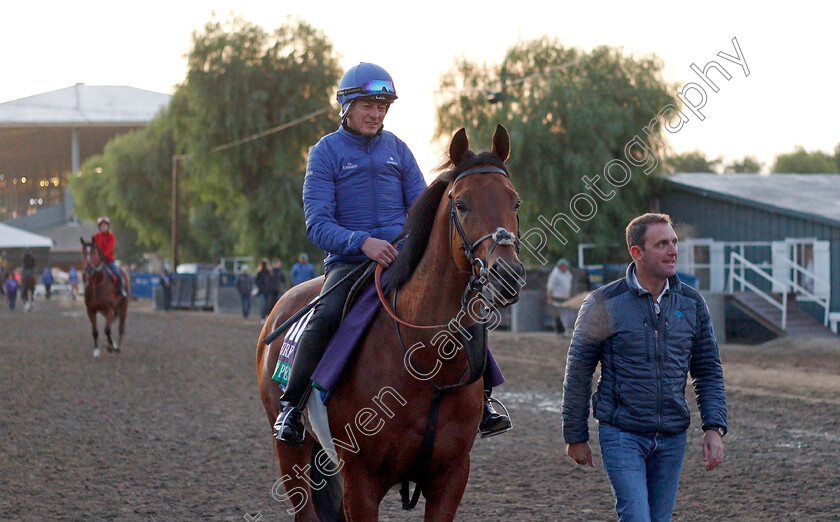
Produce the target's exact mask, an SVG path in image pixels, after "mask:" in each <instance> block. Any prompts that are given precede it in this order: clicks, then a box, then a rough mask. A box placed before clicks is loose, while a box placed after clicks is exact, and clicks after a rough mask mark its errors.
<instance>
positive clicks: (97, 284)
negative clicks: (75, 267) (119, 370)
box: [79, 238, 131, 358]
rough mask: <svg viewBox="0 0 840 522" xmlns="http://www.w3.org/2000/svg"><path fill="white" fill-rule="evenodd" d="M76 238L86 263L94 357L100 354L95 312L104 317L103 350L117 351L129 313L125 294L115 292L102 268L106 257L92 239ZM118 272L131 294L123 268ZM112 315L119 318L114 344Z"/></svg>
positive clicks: (108, 276)
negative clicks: (106, 341) (104, 343)
mask: <svg viewBox="0 0 840 522" xmlns="http://www.w3.org/2000/svg"><path fill="white" fill-rule="evenodd" d="M79 240H80V241H81V242H82V258H83V259H84V263H85V270H84V280H85V307H86V308H87V315H88V319H89V320H90V326H91V329H92V333H93V356H94V358H96V357H99V354H100V351H99V344H98V340H99V329H98V327H97V325H96V314H97V313H101V314H102V315H103V316H104V317H105V337H107V339H108V345H107V346H106V349H107V350H108V351H109V352H119V351H120V343H122V338H123V333H124V332H125V319H126V315H127V314H128V297H122V296H121V295H119V294H118V293H117V284H116V283H115V282H114V280H113V278H112V277H111V275H110V274H109V273H108V270H107V269H106V268H105V258H104V256H103V255H102V251H101V250H99V247H98V246H97V245H96V243H94V242H93V240H91V241H90V242H87V241H85V240H84V238H79ZM120 273H121V274H122V278H123V284H124V285H125V293H126V295H131V280H130V279H129V278H128V276H127V274H126V272H125V270H123V269H120ZM115 315H116V317H117V318H118V319H119V337H118V338H117V342H116V343H114V341H113V339H112V338H111V323H112V322H113V321H114V316H115Z"/></svg>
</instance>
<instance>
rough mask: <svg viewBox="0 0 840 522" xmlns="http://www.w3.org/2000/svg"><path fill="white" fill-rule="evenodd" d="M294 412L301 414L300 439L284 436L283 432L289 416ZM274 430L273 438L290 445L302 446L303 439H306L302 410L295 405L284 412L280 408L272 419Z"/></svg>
mask: <svg viewBox="0 0 840 522" xmlns="http://www.w3.org/2000/svg"><path fill="white" fill-rule="evenodd" d="M284 409H285V408H284ZM295 412H297V414H299V415H300V416H301V425H300V432H301V434H300V439H288V438H285V437H284V435H283V432H284V431H285V430H286V427H287V426H288V425H289V417H291V416H292V415H294V414H295ZM274 432H275V434H274V438H275V439H277V440H279V441H280V442H285V443H286V444H289V445H291V446H298V447H300V446H303V441H304V440H306V420H305V419H304V418H303V410H301V409H300V408H298V407H297V406H292V407H291V408H289V409H288V410H287V411H286V412H285V413H284V412H283V410H281V411H280V414H279V415H278V416H277V420H276V421H274Z"/></svg>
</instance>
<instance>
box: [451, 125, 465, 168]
mask: <svg viewBox="0 0 840 522" xmlns="http://www.w3.org/2000/svg"><path fill="white" fill-rule="evenodd" d="M469 150H470V140H468V139H467V131H466V129H464V128H463V127H461V128H460V130H458V132H456V133H455V135H454V136H452V143H450V144H449V161H451V162H452V164H453V165H458V164H459V163H461V160H463V159H464V158H465V157H466V156H467V152H469Z"/></svg>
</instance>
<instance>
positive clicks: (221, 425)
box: [0, 300, 840, 521]
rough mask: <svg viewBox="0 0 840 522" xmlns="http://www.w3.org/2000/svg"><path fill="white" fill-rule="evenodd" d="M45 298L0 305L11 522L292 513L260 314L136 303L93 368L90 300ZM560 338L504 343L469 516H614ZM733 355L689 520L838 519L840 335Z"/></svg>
mask: <svg viewBox="0 0 840 522" xmlns="http://www.w3.org/2000/svg"><path fill="white" fill-rule="evenodd" d="M38 305H39V306H38V309H37V310H36V311H35V312H34V313H30V314H24V313H23V312H22V311H20V310H17V311H15V312H14V313H12V312H10V311H9V310H8V308H7V307H6V306H5V303H3V308H2V309H0V325H2V326H0V369H2V372H3V376H2V378H0V520H38V521H41V520H197V519H211V520H246V519H250V520H289V519H290V518H291V517H290V516H289V515H287V514H286V512H285V510H286V509H287V508H288V506H287V505H284V504H281V503H280V502H278V501H276V500H274V499H273V498H272V496H271V490H272V487H273V485H274V482H275V481H276V480H277V479H278V478H279V468H278V466H277V463H276V461H275V457H274V450H273V447H272V443H271V433H270V430H269V426H268V423H267V421H266V418H265V414H264V412H263V409H262V406H261V404H260V401H259V397H258V394H257V386H256V377H255V373H256V372H255V368H254V347H255V343H256V338H257V335H258V333H259V323H258V321H257V319H255V318H253V317H252V319H250V320H247V321H246V320H243V319H242V318H241V317H233V316H216V315H213V314H212V313H207V312H204V313H199V312H186V311H177V312H171V313H169V314H164V313H159V312H152V311H151V310H150V309H149V305H148V303H143V302H133V303H132V306H131V307H130V310H129V319H128V326H127V331H126V339H125V341H124V343H123V349H124V351H123V353H121V354H119V355H112V354H103V357H102V358H101V359H100V360H98V361H94V360H93V358H92V357H91V351H92V342H91V338H90V332H89V326H88V322H87V319H86V318H85V317H84V314H83V309H82V307H81V305H80V304H75V305H74V304H70V303H67V302H65V301H63V300H54V301H51V302H49V303H45V302H44V301H39V302H38ZM100 339H102V336H100ZM562 342H563V343H565V344H563V345H561V341H560V340H558V338H557V337H556V336H554V335H552V334H548V333H540V334H521V335H516V334H510V333H505V332H499V333H495V334H494V336H493V338H492V346H493V349H494V354H495V355H496V358H497V359H498V360H499V363H500V364H501V366H502V369H503V370H504V372H505V374H506V377H507V379H508V383H507V384H506V385H505V386H503V387H501V388H500V389H499V390H498V392H497V395H498V397H499V398H501V399H502V400H503V401H504V402H505V403H506V404H507V405H508V407H509V409H510V410H511V413H512V417H513V421H514V423H515V429H514V431H512V432H510V433H508V434H505V435H503V436H501V437H496V438H494V439H488V440H479V441H477V442H476V444H475V447H474V449H473V452H472V456H473V461H472V474H471V478H470V483H469V485H468V488H467V492H466V494H465V497H464V501H463V503H462V506H461V508H460V510H459V512H458V519H459V520H564V521H565V520H572V521H576V520H582V521H584V520H599V521H600V520H615V518H616V517H615V515H614V511H613V506H612V496H611V495H610V491H609V485H608V483H607V480H606V475H605V473H604V471H603V468H602V467H601V462H600V453H599V451H598V447H597V444H596V445H594V447H593V449H594V452H595V458H596V467H595V468H594V469H584V468H578V467H575V466H574V464H573V463H572V462H571V460H569V459H568V458H567V457H565V454H564V446H563V444H562V441H561V439H560V435H559V434H560V415H559V406H560V399H561V388H562V375H563V368H564V366H565V352H566V349H567V344H568V339H567V338H565V339H562ZM722 357H723V360H724V367H725V369H724V371H725V378H726V383H727V388H728V389H727V392H728V399H729V418H730V434H729V435H727V437H726V438H725V439H724V441H725V443H726V450H727V458H726V460H725V462H724V464H723V465H722V466H721V467H720V468H719V469H717V470H715V471H713V472H711V473H706V472H704V471H703V470H702V455H701V451H700V436H701V433H700V430H699V428H698V427H697V426H698V424H699V416H698V415H697V413H696V408H693V410H694V412H695V413H694V419H693V426H692V428H691V429H690V431H689V448H688V455H687V457H686V465H685V470H684V473H683V479H682V483H681V487H680V494H679V497H678V500H677V509H676V512H675V515H674V520H686V521H687V520H692V521H693V520H756V521H758V520H762V521H764V520H803V521H804V520H809V521H810V520H838V519H840V497H838V491H840V451H838V450H837V448H838V446H839V445H840V341H835V340H831V341H816V340H813V341H810V342H804V343H800V344H799V346H793V345H791V343H789V342H778V341H777V342H772V343H769V344H766V345H763V346H757V347H744V346H725V347H723V348H722ZM690 403H691V404H693V399H692V401H691V402H690ZM592 429H593V432H594V429H595V427H594V424H593V426H592ZM421 503H422V501H421ZM421 508H422V506H420V507H418V509H416V510H415V511H413V512H411V513H408V512H404V511H402V510H401V509H400V507H399V495H398V494H397V493H396V492H392V493H391V494H390V495H389V496H388V497H387V498H386V500H385V502H384V503H383V511H382V519H383V520H422V510H421ZM259 515H262V516H261V517H260V516H259Z"/></svg>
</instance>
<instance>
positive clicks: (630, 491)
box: [598, 422, 686, 522]
mask: <svg viewBox="0 0 840 522" xmlns="http://www.w3.org/2000/svg"><path fill="white" fill-rule="evenodd" d="M598 439H599V441H600V443H601V458H602V460H603V461H604V469H605V470H606V471H607V476H608V477H609V479H610V487H611V488H612V491H613V495H614V496H615V510H616V512H617V513H618V519H619V520H620V521H625V520H626V521H633V522H635V521H668V520H671V514H672V513H673V511H674V505H675V504H676V502H677V489H678V488H679V485H680V474H681V473H682V466H683V460H684V459H685V441H686V434H685V432H682V433H679V434H676V435H667V434H664V433H651V434H639V433H631V432H628V431H624V430H622V429H621V428H618V427H616V426H613V425H612V424H608V423H606V422H601V423H600V425H599V428H598Z"/></svg>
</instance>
